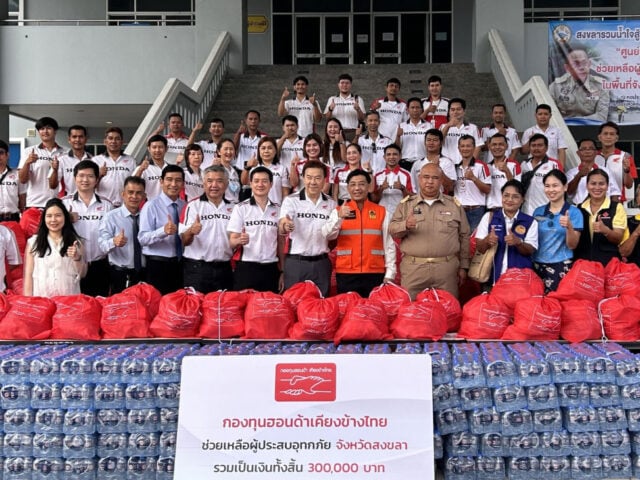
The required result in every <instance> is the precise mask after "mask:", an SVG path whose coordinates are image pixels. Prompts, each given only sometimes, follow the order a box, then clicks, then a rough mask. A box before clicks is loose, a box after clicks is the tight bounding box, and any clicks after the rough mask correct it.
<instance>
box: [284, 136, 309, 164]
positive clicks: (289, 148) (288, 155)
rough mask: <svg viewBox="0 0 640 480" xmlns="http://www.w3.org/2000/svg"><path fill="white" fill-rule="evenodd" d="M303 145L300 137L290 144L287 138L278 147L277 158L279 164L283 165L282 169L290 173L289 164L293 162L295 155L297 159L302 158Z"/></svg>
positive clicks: (302, 139)
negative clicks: (278, 153)
mask: <svg viewBox="0 0 640 480" xmlns="http://www.w3.org/2000/svg"><path fill="white" fill-rule="evenodd" d="M303 144H304V138H302V137H301V136H300V135H298V136H297V138H296V139H295V140H294V141H293V142H292V141H291V140H289V139H288V138H287V139H285V141H284V142H282V146H281V147H280V155H279V156H278V158H279V159H280V163H281V164H282V165H284V167H285V168H286V169H287V170H288V171H290V170H291V162H292V161H293V157H295V156H296V155H297V156H298V158H302V157H303V156H304V155H303V153H302V152H303V150H302V145H303Z"/></svg>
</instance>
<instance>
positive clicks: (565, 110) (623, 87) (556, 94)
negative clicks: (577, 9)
mask: <svg viewBox="0 0 640 480" xmlns="http://www.w3.org/2000/svg"><path fill="white" fill-rule="evenodd" d="M549 92H550V93H551V96H552V97H553V99H554V100H555V102H556V104H557V106H558V109H559V110H560V112H561V113H562V116H563V117H564V119H565V121H566V122H567V124H569V125H592V124H600V123H602V122H605V121H607V120H611V121H614V122H616V123H619V124H638V123H640V20H620V21H618V20H607V21H568V22H549Z"/></svg>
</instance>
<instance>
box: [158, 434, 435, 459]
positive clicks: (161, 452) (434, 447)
mask: <svg viewBox="0 0 640 480" xmlns="http://www.w3.org/2000/svg"><path fill="white" fill-rule="evenodd" d="M160 455H162V450H160ZM443 457H444V441H443V440H442V435H440V433H438V432H437V431H436V432H433V458H435V459H436V460H439V459H441V458H443Z"/></svg>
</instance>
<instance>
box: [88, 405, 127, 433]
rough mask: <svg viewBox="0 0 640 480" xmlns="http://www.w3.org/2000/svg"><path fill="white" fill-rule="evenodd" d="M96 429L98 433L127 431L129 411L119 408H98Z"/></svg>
mask: <svg viewBox="0 0 640 480" xmlns="http://www.w3.org/2000/svg"><path fill="white" fill-rule="evenodd" d="M96 431H97V432H98V433H127V431H128V427H127V411H126V410H125V409H119V408H107V409H103V410H98V411H97V413H96Z"/></svg>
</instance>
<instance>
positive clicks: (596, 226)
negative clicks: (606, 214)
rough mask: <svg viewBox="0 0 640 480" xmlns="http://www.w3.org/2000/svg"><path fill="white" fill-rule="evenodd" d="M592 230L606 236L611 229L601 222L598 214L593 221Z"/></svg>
mask: <svg viewBox="0 0 640 480" xmlns="http://www.w3.org/2000/svg"><path fill="white" fill-rule="evenodd" d="M593 231H594V232H597V233H601V234H603V235H604V236H607V235H608V233H609V232H610V231H611V229H610V228H609V227H607V226H606V225H605V224H604V223H602V220H600V215H598V216H597V217H596V221H595V222H593Z"/></svg>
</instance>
